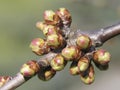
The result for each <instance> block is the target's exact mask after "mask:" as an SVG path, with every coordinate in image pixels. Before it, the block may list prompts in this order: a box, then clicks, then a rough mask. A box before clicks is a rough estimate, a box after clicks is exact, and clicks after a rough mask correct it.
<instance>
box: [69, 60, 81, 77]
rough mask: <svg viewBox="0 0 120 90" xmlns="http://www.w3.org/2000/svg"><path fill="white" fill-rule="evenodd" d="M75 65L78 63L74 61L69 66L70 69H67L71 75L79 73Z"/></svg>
mask: <svg viewBox="0 0 120 90" xmlns="http://www.w3.org/2000/svg"><path fill="white" fill-rule="evenodd" d="M77 64H78V62H76V61H73V62H72V64H71V66H70V69H69V71H70V74H71V75H78V74H80V71H79V69H78V66H77Z"/></svg>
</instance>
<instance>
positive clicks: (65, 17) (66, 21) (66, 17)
mask: <svg viewBox="0 0 120 90" xmlns="http://www.w3.org/2000/svg"><path fill="white" fill-rule="evenodd" d="M56 14H57V15H58V16H59V17H60V18H61V19H62V23H63V25H65V26H68V27H70V25H71V22H72V18H71V15H70V12H69V11H68V10H67V9H66V8H59V9H58V10H57V11H56Z"/></svg>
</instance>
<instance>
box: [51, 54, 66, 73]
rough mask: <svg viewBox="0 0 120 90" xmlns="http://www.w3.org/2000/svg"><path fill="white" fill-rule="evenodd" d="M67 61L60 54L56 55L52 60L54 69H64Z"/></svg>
mask: <svg viewBox="0 0 120 90" xmlns="http://www.w3.org/2000/svg"><path fill="white" fill-rule="evenodd" d="M66 63H67V62H66V61H65V60H64V58H63V56H61V55H60V54H58V55H56V56H55V57H54V58H53V59H52V60H51V62H50V64H51V67H52V69H54V70H55V71H60V70H62V69H64V67H65V65H66Z"/></svg>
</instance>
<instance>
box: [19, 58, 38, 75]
mask: <svg viewBox="0 0 120 90" xmlns="http://www.w3.org/2000/svg"><path fill="white" fill-rule="evenodd" d="M39 69H40V68H39V66H38V64H37V62H36V61H34V60H31V61H28V62H27V63H25V64H23V66H22V68H21V69H20V73H21V74H22V75H23V76H24V77H32V76H34V75H35V74H36V73H37V72H38V71H39Z"/></svg>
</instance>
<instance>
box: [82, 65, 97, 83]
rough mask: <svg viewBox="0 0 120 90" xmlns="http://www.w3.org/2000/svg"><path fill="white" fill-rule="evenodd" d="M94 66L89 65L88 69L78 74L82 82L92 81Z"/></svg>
mask: <svg viewBox="0 0 120 90" xmlns="http://www.w3.org/2000/svg"><path fill="white" fill-rule="evenodd" d="M94 74H95V73H94V67H93V65H90V67H89V69H88V70H87V71H85V72H83V73H81V74H80V78H81V80H82V82H83V83H85V84H88V85H89V84H91V83H93V82H94V79H95V75H94Z"/></svg>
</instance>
